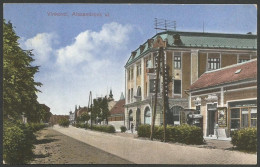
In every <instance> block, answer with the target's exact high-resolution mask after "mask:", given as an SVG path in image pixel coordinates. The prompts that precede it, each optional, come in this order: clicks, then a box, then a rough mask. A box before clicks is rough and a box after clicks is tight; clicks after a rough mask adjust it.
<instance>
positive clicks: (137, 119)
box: [135, 108, 141, 130]
mask: <svg viewBox="0 0 260 167" xmlns="http://www.w3.org/2000/svg"><path fill="white" fill-rule="evenodd" d="M140 124H141V111H140V109H139V108H138V109H137V110H136V126H135V127H136V130H137V128H138V126H139V125H140Z"/></svg>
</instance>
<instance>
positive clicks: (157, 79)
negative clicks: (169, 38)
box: [150, 47, 163, 140]
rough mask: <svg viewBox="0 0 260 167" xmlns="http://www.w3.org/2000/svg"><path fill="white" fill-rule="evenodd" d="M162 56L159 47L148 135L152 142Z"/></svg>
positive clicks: (161, 49)
mask: <svg viewBox="0 0 260 167" xmlns="http://www.w3.org/2000/svg"><path fill="white" fill-rule="evenodd" d="M162 54H163V47H160V49H159V55H158V57H157V68H156V80H155V99H154V106H153V115H152V116H153V118H152V126H151V135H150V139H151V140H153V132H154V124H155V117H156V105H157V94H158V86H159V72H160V64H161V57H162Z"/></svg>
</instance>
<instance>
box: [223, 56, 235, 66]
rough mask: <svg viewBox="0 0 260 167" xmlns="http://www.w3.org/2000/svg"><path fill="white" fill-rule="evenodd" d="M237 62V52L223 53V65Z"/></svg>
mask: <svg viewBox="0 0 260 167" xmlns="http://www.w3.org/2000/svg"><path fill="white" fill-rule="evenodd" d="M236 63H237V54H225V53H224V54H222V55H221V65H222V66H221V67H226V66H229V65H232V64H236Z"/></svg>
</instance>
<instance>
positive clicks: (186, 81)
mask: <svg viewBox="0 0 260 167" xmlns="http://www.w3.org/2000/svg"><path fill="white" fill-rule="evenodd" d="M195 68H196V67H194V69H195ZM190 85H191V54H190V53H189V52H184V53H183V54H182V91H181V93H182V98H188V95H187V94H186V93H185V90H187V89H189V87H190Z"/></svg>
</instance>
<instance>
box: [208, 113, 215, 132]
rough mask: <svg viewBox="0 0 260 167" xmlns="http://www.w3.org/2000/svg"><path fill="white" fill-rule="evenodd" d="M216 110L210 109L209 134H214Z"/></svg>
mask: <svg viewBox="0 0 260 167" xmlns="http://www.w3.org/2000/svg"><path fill="white" fill-rule="evenodd" d="M215 116H216V110H208V135H214V127H215V123H216V122H215Z"/></svg>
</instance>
